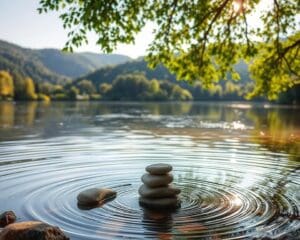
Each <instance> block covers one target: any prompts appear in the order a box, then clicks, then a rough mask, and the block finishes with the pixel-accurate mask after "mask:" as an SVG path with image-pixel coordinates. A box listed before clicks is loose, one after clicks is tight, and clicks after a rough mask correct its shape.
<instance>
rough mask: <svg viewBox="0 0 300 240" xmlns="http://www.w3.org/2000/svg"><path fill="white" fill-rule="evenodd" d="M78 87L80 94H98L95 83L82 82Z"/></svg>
mask: <svg viewBox="0 0 300 240" xmlns="http://www.w3.org/2000/svg"><path fill="white" fill-rule="evenodd" d="M77 87H78V89H79V90H80V93H82V94H89V95H90V94H93V93H94V92H96V90H95V87H94V85H93V83H92V82H91V81H89V80H81V81H80V82H78V84H77Z"/></svg>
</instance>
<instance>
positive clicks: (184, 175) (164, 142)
mask: <svg viewBox="0 0 300 240" xmlns="http://www.w3.org/2000/svg"><path fill="white" fill-rule="evenodd" d="M299 113H300V110H299V109H297V108H279V107H269V108H264V107H260V106H257V105H249V104H247V105H244V104H214V103H206V104H200V103H194V104H192V103H162V104H159V103H86V102H76V103H74V102H72V103H51V104H50V105H42V104H41V103H28V104H27V103H17V104H14V103H11V102H7V103H3V102H2V103H0V182H1V183H5V184H1V185H0V191H1V193H2V194H1V196H0V202H1V205H0V211H2V210H3V211H4V210H7V209H13V210H15V211H16V212H17V214H18V216H21V218H22V219H25V220H44V221H47V222H49V223H50V224H55V225H59V226H61V227H62V228H63V229H64V230H65V231H66V232H67V233H68V234H69V236H71V238H72V239H75V240H79V239H97V237H98V238H99V236H101V237H103V238H104V239H112V238H121V237H123V238H133V239H134V238H147V237H149V238H161V239H185V238H195V239H214V238H215V239H226V238H229V239H230V238H240V239H247V238H249V239H255V238H257V239H262V238H271V239H281V238H282V239H284V238H287V239H289V238H290V239H293V237H294V236H297V234H298V233H299V228H300V220H299V211H300V208H299V203H300V195H299V192H300V174H299V173H300V169H299V168H300V166H299V157H300V152H299V151H300V146H299V143H300V139H299V138H300V132H299V130H300V121H299V120H300V114H299ZM161 161H163V162H166V163H170V164H172V165H173V166H174V176H175V180H174V184H175V185H176V186H177V187H179V188H180V189H181V190H182V193H181V198H182V207H181V208H180V209H179V210H178V211H176V212H155V211H149V210H146V209H143V208H140V206H139V204H138V192H137V189H138V187H139V185H140V184H141V183H140V176H141V174H142V173H143V172H144V167H145V166H147V165H149V164H152V163H157V162H161ZM116 186H117V187H116ZM91 187H107V188H113V189H114V188H116V191H117V192H118V196H117V198H116V199H114V200H113V201H111V202H108V203H106V204H104V205H103V206H101V207H99V208H93V209H81V208H78V206H77V201H76V196H77V194H78V192H80V191H82V190H83V189H87V188H91ZM12 189H13V191H12ZM83 236H84V237H83Z"/></svg>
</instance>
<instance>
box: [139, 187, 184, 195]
mask: <svg viewBox="0 0 300 240" xmlns="http://www.w3.org/2000/svg"><path fill="white" fill-rule="evenodd" d="M180 192H181V190H180V189H178V188H174V187H173V186H167V187H158V188H149V187H147V186H146V185H145V184H143V185H142V186H141V187H140V188H139V194H140V195H141V196H142V197H145V198H165V197H175V196H176V195H178V194H179V193H180Z"/></svg>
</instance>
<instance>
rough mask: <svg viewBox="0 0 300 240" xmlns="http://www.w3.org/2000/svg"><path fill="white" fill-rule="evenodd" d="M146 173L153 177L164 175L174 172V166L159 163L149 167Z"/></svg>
mask: <svg viewBox="0 0 300 240" xmlns="http://www.w3.org/2000/svg"><path fill="white" fill-rule="evenodd" d="M146 171H147V172H148V173H150V174H152V175H164V174H167V173H168V172H171V171H172V166H171V165H170V164H166V163H157V164H152V165H149V166H147V167H146Z"/></svg>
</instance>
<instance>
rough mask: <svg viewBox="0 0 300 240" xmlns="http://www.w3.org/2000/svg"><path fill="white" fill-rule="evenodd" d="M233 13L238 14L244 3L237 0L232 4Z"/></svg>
mask: <svg viewBox="0 0 300 240" xmlns="http://www.w3.org/2000/svg"><path fill="white" fill-rule="evenodd" d="M232 7H233V11H234V12H236V13H238V12H239V11H240V10H241V8H242V1H240V0H236V1H233V2H232Z"/></svg>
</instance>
